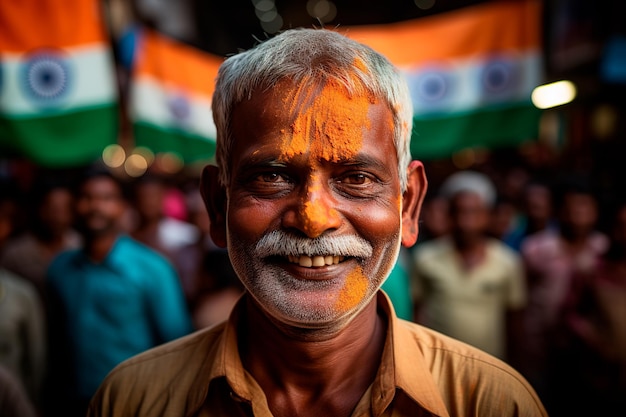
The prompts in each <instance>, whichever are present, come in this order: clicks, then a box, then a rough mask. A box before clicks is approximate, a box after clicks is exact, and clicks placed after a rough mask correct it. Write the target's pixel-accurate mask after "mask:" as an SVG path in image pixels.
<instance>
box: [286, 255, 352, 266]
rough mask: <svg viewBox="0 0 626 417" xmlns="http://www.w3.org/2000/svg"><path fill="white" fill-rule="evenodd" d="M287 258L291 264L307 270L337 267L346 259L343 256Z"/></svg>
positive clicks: (290, 256)
mask: <svg viewBox="0 0 626 417" xmlns="http://www.w3.org/2000/svg"><path fill="white" fill-rule="evenodd" d="M287 258H288V259H289V262H291V263H294V264H298V265H300V266H303V267H305V268H312V267H322V266H326V265H335V264H338V263H339V262H341V261H343V259H344V257H343V256H333V255H326V256H321V255H317V256H313V257H311V256H306V255H300V256H292V255H289V256H287Z"/></svg>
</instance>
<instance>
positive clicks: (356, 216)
mask: <svg viewBox="0 0 626 417" xmlns="http://www.w3.org/2000/svg"><path fill="white" fill-rule="evenodd" d="M232 126H233V139H234V142H233V148H232V153H231V155H232V157H231V161H230V169H231V183H230V184H229V185H228V187H227V190H226V192H227V205H228V206H227V208H226V210H227V220H226V222H227V232H226V233H227V241H228V249H229V253H230V256H231V259H232V261H233V266H234V268H235V270H236V272H237V274H238V275H239V277H240V278H241V280H242V281H243V283H244V285H245V286H246V288H247V289H248V290H249V292H250V293H251V295H252V296H253V297H254V299H255V300H256V302H257V303H258V304H259V305H260V306H261V308H262V309H263V310H264V311H265V312H266V313H267V314H269V315H270V316H271V317H273V318H274V319H276V320H278V321H280V322H282V323H285V324H288V325H292V326H296V327H304V328H331V329H332V328H336V329H339V328H341V327H342V326H343V325H345V324H346V323H347V322H348V320H349V319H350V318H352V317H354V316H355V315H356V314H357V313H358V312H359V311H360V310H361V309H362V307H364V306H365V305H366V304H367V303H368V302H369V301H370V300H371V299H372V297H373V295H374V294H375V292H376V291H377V290H378V288H379V287H380V285H381V284H382V282H383V281H384V279H385V278H386V277H387V275H388V273H389V271H390V270H391V268H392V267H393V265H394V263H395V260H396V257H397V253H398V250H399V246H400V237H401V234H400V231H401V221H402V220H401V219H402V215H401V213H402V193H401V190H400V182H399V178H398V161H397V156H396V150H395V147H394V144H393V136H392V133H393V122H392V114H391V112H390V110H389V109H388V108H387V107H386V106H385V105H384V104H383V103H380V102H376V101H375V100H373V99H372V98H369V97H354V98H352V99H350V98H348V96H347V95H346V94H345V93H344V92H343V90H342V89H340V88H339V87H337V86H336V85H333V84H330V85H327V86H326V87H324V88H313V89H306V90H303V89H300V90H296V89H294V88H293V87H292V86H291V85H290V84H286V83H282V84H279V85H278V86H277V87H275V88H274V89H272V90H271V91H267V92H263V93H257V94H255V95H253V96H252V98H251V99H250V100H248V101H245V102H243V103H241V104H239V105H238V106H237V107H236V108H235V110H234V113H233V118H232ZM420 172H421V171H420Z"/></svg>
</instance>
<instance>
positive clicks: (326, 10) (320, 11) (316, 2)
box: [306, 0, 337, 23]
mask: <svg viewBox="0 0 626 417" xmlns="http://www.w3.org/2000/svg"><path fill="white" fill-rule="evenodd" d="M306 11H307V13H308V14H309V16H311V17H313V18H315V19H319V20H320V21H321V22H324V23H326V22H330V21H332V20H333V19H334V18H335V17H336V16H337V6H336V5H335V3H333V2H332V1H328V0H309V1H307V3H306Z"/></svg>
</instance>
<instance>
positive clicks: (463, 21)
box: [345, 0, 542, 159]
mask: <svg viewBox="0 0 626 417" xmlns="http://www.w3.org/2000/svg"><path fill="white" fill-rule="evenodd" d="M540 6H541V2H540V1H539V0H510V1H506V0H505V1H492V2H487V3H484V4H479V5H475V6H470V7H466V8H462V9H459V10H456V11H453V12H447V13H443V14H439V15H434V16H429V17H425V18H421V19H415V20H411V21H406V22H401V23H397V24H390V25H381V26H363V27H350V28H348V29H345V33H346V35H348V36H350V37H351V38H353V39H355V40H358V41H361V42H363V43H365V44H367V45H369V46H371V47H372V48H374V49H375V50H377V51H379V52H381V53H382V54H384V55H385V56H387V58H388V59H389V60H391V61H392V62H393V63H394V64H395V65H396V66H398V67H399V68H400V69H401V70H402V71H403V72H404V73H405V75H406V77H407V80H408V83H409V87H410V89H411V96H412V101H413V108H414V120H413V122H414V125H413V137H412V144H411V151H412V153H413V155H414V157H416V158H420V159H435V158H444V157H448V156H450V155H451V154H452V153H454V152H456V151H459V150H462V149H466V148H473V147H487V148H493V147H498V146H512V145H517V144H520V143H522V142H524V141H527V140H532V139H535V138H536V136H537V132H538V125H539V116H540V112H539V110H538V109H536V108H535V107H534V106H533V105H532V103H531V99H530V96H531V92H532V90H533V89H534V88H535V87H536V86H538V85H540V84H541V83H542V62H541V7H540Z"/></svg>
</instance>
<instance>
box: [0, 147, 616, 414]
mask: <svg viewBox="0 0 626 417" xmlns="http://www.w3.org/2000/svg"><path fill="white" fill-rule="evenodd" d="M494 155H496V156H497V154H494ZM505 165H506V164H505ZM426 168H427V173H428V174H429V178H430V185H429V190H428V193H427V196H426V200H425V201H424V205H423V208H422V212H421V224H420V238H419V241H418V243H417V245H415V246H414V247H413V248H403V249H402V251H401V253H400V257H399V259H398V262H397V265H396V268H395V269H394V270H393V271H392V275H391V276H390V278H389V279H388V280H387V282H385V285H384V286H383V289H384V290H385V291H386V292H387V294H388V295H389V297H390V298H391V299H392V301H393V303H394V307H395V308H396V310H397V313H398V315H399V316H400V317H402V318H405V319H407V320H412V321H416V322H418V323H422V324H424V325H426V326H429V327H431V328H433V329H435V330H437V331H440V332H442V333H444V334H447V335H449V336H451V337H454V338H457V339H460V340H462V341H464V342H466V343H469V344H472V345H475V346H477V347H480V348H481V349H483V350H485V351H488V352H489V353H492V354H494V355H496V356H498V357H500V358H501V359H502V360H504V361H507V362H509V363H510V364H512V365H513V366H514V367H515V368H516V369H517V370H519V371H520V372H521V373H522V374H523V375H524V376H525V377H526V378H527V379H528V380H529V381H530V382H531V383H532V384H533V386H534V387H535V389H536V390H537V392H538V393H539V395H540V397H541V398H542V400H543V401H544V402H545V404H546V406H547V408H548V411H549V413H550V415H552V416H565V415H587V414H589V415H596V414H598V415H613V414H612V413H613V410H616V409H617V410H620V409H621V410H623V409H624V408H623V407H624V406H626V198H624V199H623V200H622V198H621V196H619V195H614V196H613V198H611V199H606V198H601V197H600V196H599V195H598V192H597V191H598V190H597V187H595V186H594V184H593V182H592V181H590V178H589V176H585V175H580V174H579V173H570V172H562V171H558V170H557V171H555V170H545V169H536V167H532V166H530V165H528V164H515V165H514V166H512V165H507V166H506V167H505V168H502V164H497V163H494V161H490V162H489V161H488V162H486V163H483V164H475V165H474V166H472V167H470V168H459V167H453V166H452V165H449V166H447V167H446V168H445V169H442V167H441V165H436V164H431V166H429V164H427V167H426ZM90 175H91V176H90ZM0 186H1V190H0V387H3V388H2V389H0V391H2V392H0V405H1V404H9V403H11V404H13V405H14V407H16V408H15V410H21V411H16V413H17V414H16V415H22V416H30V415H32V416H48V415H50V416H52V415H66V416H68V415H77V416H78V415H82V413H83V412H84V408H85V406H86V403H85V402H86V401H88V398H89V397H90V395H91V394H92V393H93V391H94V390H95V387H97V385H98V384H99V383H100V382H101V380H102V378H103V377H104V375H106V373H107V372H108V371H110V369H112V367H113V366H115V364H117V363H119V362H121V361H122V360H123V359H125V358H126V357H128V356H130V355H132V354H134V353H138V351H141V350H145V349H147V348H149V347H151V346H153V345H157V344H160V343H164V342H167V341H168V340H171V339H173V338H176V337H180V336H184V335H185V334H188V333H190V332H192V331H194V330H198V329H202V328H205V327H207V326H212V325H214V324H216V323H219V322H220V321H222V320H224V319H225V318H226V317H227V316H228V314H229V312H230V309H231V308H232V306H233V305H234V303H235V302H236V301H237V299H238V298H239V296H240V294H241V292H242V291H243V288H242V287H241V284H240V283H239V281H238V279H237V277H236V275H235V273H234V271H233V269H232V266H231V265H230V261H229V259H228V254H227V252H226V250H225V249H222V248H218V247H217V246H215V244H214V243H213V242H212V241H211V238H210V236H209V229H210V224H209V219H208V216H207V214H206V212H205V209H204V205H203V201H202V199H201V196H200V192H199V179H198V178H197V177H195V176H193V175H192V176H185V177H182V178H181V177H178V176H174V175H169V176H168V175H161V174H155V173H148V174H145V175H144V176H142V177H140V178H137V179H133V180H127V179H124V180H123V179H120V178H116V177H115V175H112V174H110V173H108V174H103V173H100V174H97V173H96V174H94V173H93V172H92V174H82V173H81V174H80V175H71V176H68V175H55V173H54V172H50V171H48V170H43V169H42V170H37V171H36V174H35V175H33V178H31V180H29V181H26V182H25V181H23V179H20V178H18V177H16V176H10V175H8V176H5V177H4V178H3V180H2V183H1V185H0ZM617 194H619V193H617ZM9 380H10V381H12V382H11V383H5V382H3V381H9ZM9 387H10V389H9ZM573 398H575V399H576V401H572V399H573ZM9 399H10V400H9ZM68 404H69V405H68ZM20 407H21V408H20ZM620 407H621V408H620ZM1 411H2V410H0V414H2V412H1ZM59 412H60V413H61V414H59ZM2 415H4V414H2Z"/></svg>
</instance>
